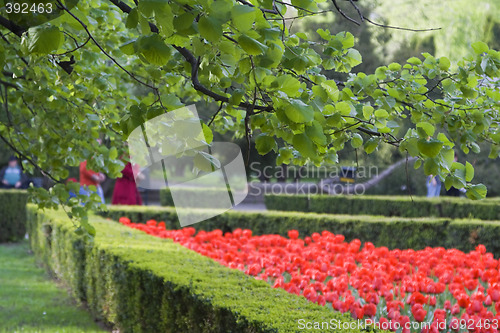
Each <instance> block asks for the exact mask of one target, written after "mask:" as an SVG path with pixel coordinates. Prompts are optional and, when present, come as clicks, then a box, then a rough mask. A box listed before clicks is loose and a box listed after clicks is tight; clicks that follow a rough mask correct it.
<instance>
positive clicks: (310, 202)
mask: <svg viewBox="0 0 500 333" xmlns="http://www.w3.org/2000/svg"><path fill="white" fill-rule="evenodd" d="M265 203H266V207H267V208H268V209H271V210H282V211H300V212H314V213H325V214H350V215H356V214H361V215H384V216H402V217H428V216H437V217H449V218H476V219H480V220H500V200H499V199H484V200H481V201H472V200H469V199H466V198H452V197H440V198H426V197H413V199H412V198H410V197H409V196H372V195H359V196H355V195H337V196H328V195H311V196H307V195H266V196H265Z"/></svg>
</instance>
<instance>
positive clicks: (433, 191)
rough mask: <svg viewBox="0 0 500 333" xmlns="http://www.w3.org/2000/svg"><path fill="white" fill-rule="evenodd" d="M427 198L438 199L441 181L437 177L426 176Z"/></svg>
mask: <svg viewBox="0 0 500 333" xmlns="http://www.w3.org/2000/svg"><path fill="white" fill-rule="evenodd" d="M426 185H427V197H428V198H432V197H439V193H440V192H441V180H439V178H438V177H437V176H433V175H430V176H427V183H426Z"/></svg>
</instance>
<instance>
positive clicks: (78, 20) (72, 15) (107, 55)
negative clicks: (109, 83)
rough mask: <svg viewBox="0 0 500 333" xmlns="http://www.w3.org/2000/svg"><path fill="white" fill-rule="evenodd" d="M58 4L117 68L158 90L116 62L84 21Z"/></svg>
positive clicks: (58, 2) (60, 3)
mask: <svg viewBox="0 0 500 333" xmlns="http://www.w3.org/2000/svg"><path fill="white" fill-rule="evenodd" d="M57 4H58V6H60V7H61V8H62V9H64V11H65V12H66V13H68V14H69V15H71V17H73V18H74V19H75V20H76V21H77V22H78V23H80V25H81V26H82V27H83V29H84V30H85V32H86V33H87V35H88V36H89V38H90V39H91V40H92V41H93V42H94V44H95V45H96V46H97V47H98V48H99V50H101V52H102V53H103V54H104V55H105V56H106V57H108V58H109V59H110V60H111V61H112V62H113V63H114V64H115V65H116V66H118V67H119V68H120V69H121V70H122V71H124V72H125V73H127V74H128V75H129V76H130V77H131V78H132V79H134V80H135V81H137V82H139V83H140V84H142V85H144V86H146V87H148V88H151V89H153V90H156V89H158V88H156V87H154V86H152V85H150V84H148V83H146V82H144V81H142V80H140V79H138V78H137V77H136V76H135V75H134V74H132V73H131V72H129V71H128V70H127V69H125V68H124V67H123V66H122V65H120V63H119V62H118V61H116V59H115V58H113V57H112V56H111V55H110V54H109V53H108V52H106V50H104V48H103V47H102V46H101V45H100V44H99V43H98V42H97V40H96V39H95V38H94V36H92V34H91V33H90V31H89V29H88V27H87V25H86V24H85V23H83V22H82V20H80V19H79V18H78V17H77V16H76V15H75V14H73V13H72V12H71V11H70V10H69V9H68V8H67V7H66V6H65V5H63V4H62V2H61V1H59V0H57Z"/></svg>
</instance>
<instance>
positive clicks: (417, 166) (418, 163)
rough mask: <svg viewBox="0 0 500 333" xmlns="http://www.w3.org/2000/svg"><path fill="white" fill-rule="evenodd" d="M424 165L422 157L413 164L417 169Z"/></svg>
mask: <svg viewBox="0 0 500 333" xmlns="http://www.w3.org/2000/svg"><path fill="white" fill-rule="evenodd" d="M421 166H422V160H421V159H418V160H416V161H415V164H413V168H414V169H415V170H417V169H418V168H420V167H421Z"/></svg>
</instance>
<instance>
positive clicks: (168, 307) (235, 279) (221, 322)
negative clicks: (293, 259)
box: [28, 206, 360, 333]
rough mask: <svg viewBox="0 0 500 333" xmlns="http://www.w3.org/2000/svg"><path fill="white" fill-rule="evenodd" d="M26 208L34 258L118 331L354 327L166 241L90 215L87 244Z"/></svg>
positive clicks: (344, 317) (63, 220)
mask: <svg viewBox="0 0 500 333" xmlns="http://www.w3.org/2000/svg"><path fill="white" fill-rule="evenodd" d="M28 210H29V215H28V216H29V217H28V220H29V234H30V241H31V247H32V250H33V251H34V253H35V255H36V256H37V257H38V258H41V259H43V260H44V262H45V264H46V266H47V267H48V268H49V270H50V271H51V272H53V273H54V274H56V276H58V277H59V278H61V280H63V281H65V282H66V283H67V284H68V286H69V287H70V288H71V289H72V290H77V291H80V293H79V295H78V296H79V298H80V299H85V300H86V302H87V305H88V307H89V310H90V311H91V312H92V314H93V315H94V316H95V317H96V318H99V319H101V320H103V321H106V322H110V323H112V324H113V325H114V326H116V327H117V328H118V329H120V331H122V332H188V331H192V332H248V333H250V332H269V333H271V332H296V331H297V318H304V319H305V320H306V321H318V322H323V321H330V320H331V319H332V318H335V319H337V320H340V321H350V322H352V318H351V317H350V316H349V315H348V314H340V313H338V312H333V311H332V310H331V309H329V308H327V307H323V306H319V305H317V304H314V303H311V302H309V301H307V300H306V299H305V298H303V297H301V296H297V295H294V294H290V293H288V292H286V291H285V290H282V289H273V288H272V287H271V286H270V285H269V284H267V283H266V282H264V281H259V280H256V279H254V278H253V277H251V276H248V275H245V274H244V273H243V272H240V271H238V270H235V269H229V268H227V267H223V266H221V265H220V264H218V263H217V262H215V261H214V260H212V259H210V258H207V257H203V256H202V255H200V254H198V253H196V252H194V251H191V250H189V249H187V248H184V247H182V246H181V245H179V244H176V243H173V242H172V241H171V240H164V239H160V238H156V237H153V236H149V235H146V234H145V233H143V232H140V231H137V230H133V229H129V228H127V227H124V226H122V225H119V224H118V223H115V222H112V221H106V220H104V219H102V218H98V217H95V218H94V217H93V218H92V221H91V223H92V224H93V225H94V227H95V228H96V230H97V231H98V232H97V236H96V237H95V238H94V240H93V241H88V239H86V238H84V237H82V236H78V235H76V234H75V233H74V232H73V228H74V226H73V225H72V224H71V223H70V221H69V220H68V219H67V217H66V216H64V215H63V214H60V213H57V212H54V211H47V212H41V211H37V210H36V208H34V207H33V206H31V207H30V208H29V209H28ZM169 211H171V210H169ZM75 245H76V246H75ZM337 332H343V331H342V330H339V331H337ZM349 332H360V331H359V330H351V329H350V330H349Z"/></svg>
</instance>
